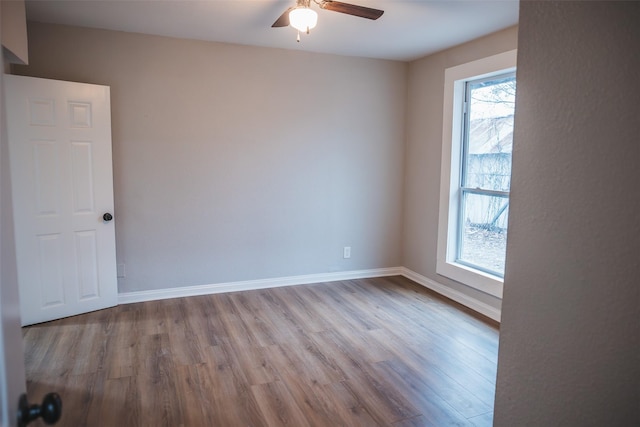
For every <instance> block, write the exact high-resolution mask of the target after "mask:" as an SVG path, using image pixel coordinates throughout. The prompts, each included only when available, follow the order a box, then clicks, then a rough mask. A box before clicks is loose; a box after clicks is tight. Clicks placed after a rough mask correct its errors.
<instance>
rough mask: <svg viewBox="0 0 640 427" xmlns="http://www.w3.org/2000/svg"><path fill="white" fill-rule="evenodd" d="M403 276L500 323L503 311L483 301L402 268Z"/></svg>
mask: <svg viewBox="0 0 640 427" xmlns="http://www.w3.org/2000/svg"><path fill="white" fill-rule="evenodd" d="M400 270H401V273H400V274H401V275H403V276H404V277H406V278H407V279H411V280H413V281H414V282H416V283H418V284H420V285H422V286H424V287H425V288H429V289H431V290H432V291H435V292H437V293H439V294H440V295H443V296H445V297H447V298H449V299H452V300H454V301H455V302H457V303H460V304H462V305H464V306H466V307H469V308H470V309H472V310H475V311H477V312H478V313H480V314H483V315H485V316H487V317H488V318H490V319H493V320H495V321H496V322H500V316H501V310H500V309H498V308H495V307H492V306H490V305H488V304H485V303H484V302H482V301H478V300H477V299H475V298H472V297H470V296H469V295H466V294H463V293H462V292H460V291H457V290H455V289H452V288H450V287H448V286H445V285H443V284H442V283H438V282H436V281H435V280H431V279H429V278H428V277H425V276H423V275H421V274H418V273H416V272H415V271H412V270H409V269H408V268H406V267H400Z"/></svg>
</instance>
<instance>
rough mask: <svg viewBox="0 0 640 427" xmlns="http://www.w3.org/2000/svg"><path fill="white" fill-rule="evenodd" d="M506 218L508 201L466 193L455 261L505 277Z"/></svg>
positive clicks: (506, 199) (503, 198)
mask: <svg viewBox="0 0 640 427" xmlns="http://www.w3.org/2000/svg"><path fill="white" fill-rule="evenodd" d="M508 215H509V199H508V198H506V197H496V196H489V195H484V194H473V193H468V192H465V193H464V195H463V209H462V218H461V219H462V224H461V225H462V227H461V229H460V244H459V249H460V252H459V259H458V261H462V262H463V263H465V264H468V265H470V266H473V267H477V268H479V269H480V270H483V271H486V272H489V273H493V274H497V275H498V276H504V264H505V254H506V249H507V218H508Z"/></svg>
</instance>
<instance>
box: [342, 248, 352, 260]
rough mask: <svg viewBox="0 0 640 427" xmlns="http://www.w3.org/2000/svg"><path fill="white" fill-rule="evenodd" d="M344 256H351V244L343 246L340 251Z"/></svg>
mask: <svg viewBox="0 0 640 427" xmlns="http://www.w3.org/2000/svg"><path fill="white" fill-rule="evenodd" d="M342 256H343V257H344V258H351V246H345V247H344V250H343V252H342Z"/></svg>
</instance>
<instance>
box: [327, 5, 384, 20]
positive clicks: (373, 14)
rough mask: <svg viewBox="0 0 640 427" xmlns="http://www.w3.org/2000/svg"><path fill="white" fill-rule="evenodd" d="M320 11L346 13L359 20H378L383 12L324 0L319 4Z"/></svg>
mask: <svg viewBox="0 0 640 427" xmlns="http://www.w3.org/2000/svg"><path fill="white" fill-rule="evenodd" d="M320 7H321V8H322V9H326V10H331V11H333V12H340V13H346V14H347V15H353V16H358V17H360V18H367V19H374V20H375V19H378V18H380V17H381V16H382V14H383V13H384V10H379V9H372V8H370V7H364V6H357V5H355V4H349V3H342V2H340V1H332V0H324V1H323V2H322V3H320Z"/></svg>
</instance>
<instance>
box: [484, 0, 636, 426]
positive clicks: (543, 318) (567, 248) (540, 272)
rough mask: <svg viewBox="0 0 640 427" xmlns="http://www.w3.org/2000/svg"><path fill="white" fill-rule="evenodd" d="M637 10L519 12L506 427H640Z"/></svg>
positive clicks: (501, 373) (506, 309) (504, 371)
mask: <svg viewBox="0 0 640 427" xmlns="http://www.w3.org/2000/svg"><path fill="white" fill-rule="evenodd" d="M638 23H640V3H638V2H522V3H521V6H520V26H519V35H518V38H519V45H518V48H519V50H518V97H517V101H516V116H515V135H514V152H513V177H512V198H511V207H510V209H511V212H510V220H509V241H508V247H507V254H508V255H507V267H506V277H505V289H504V296H503V298H504V299H503V305H502V325H501V330H500V354H499V360H498V382H497V395H496V405H495V418H494V420H495V425H496V426H500V427H501V426H505V427H507V426H509V427H510V426H605V425H606V426H631V425H640V347H639V340H640V321H639V319H640V265H639V263H640V261H639V260H640V255H639V254H640V216H639V215H638V211H639V209H640V192H639V190H638V183H639V182H640V179H639V171H640V168H639V167H638V165H639V162H640V144H639V135H640V115H639V110H638V99H640V91H639V88H640V86H639V85H638V46H640V25H638Z"/></svg>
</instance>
